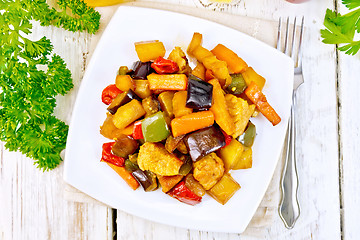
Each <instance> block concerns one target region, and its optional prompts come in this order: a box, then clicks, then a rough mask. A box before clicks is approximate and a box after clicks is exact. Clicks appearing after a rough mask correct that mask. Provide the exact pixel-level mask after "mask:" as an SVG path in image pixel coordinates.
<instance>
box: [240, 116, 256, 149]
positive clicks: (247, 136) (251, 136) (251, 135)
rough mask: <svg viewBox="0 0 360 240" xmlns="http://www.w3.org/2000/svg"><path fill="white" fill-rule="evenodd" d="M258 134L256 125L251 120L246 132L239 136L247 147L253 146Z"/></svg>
mask: <svg viewBox="0 0 360 240" xmlns="http://www.w3.org/2000/svg"><path fill="white" fill-rule="evenodd" d="M255 136H256V127H255V125H254V124H253V123H252V122H249V124H248V126H247V128H246V130H245V132H244V133H243V134H242V135H241V136H240V137H239V142H241V143H242V144H244V146H246V147H251V146H252V145H253V144H254V140H255Z"/></svg>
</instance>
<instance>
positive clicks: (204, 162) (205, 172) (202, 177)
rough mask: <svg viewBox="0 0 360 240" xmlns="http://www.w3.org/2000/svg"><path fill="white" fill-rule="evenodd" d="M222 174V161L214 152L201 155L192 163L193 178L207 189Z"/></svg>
mask: <svg viewBox="0 0 360 240" xmlns="http://www.w3.org/2000/svg"><path fill="white" fill-rule="evenodd" d="M223 174H224V163H223V161H222V160H221V158H219V157H218V156H216V154H215V153H210V154H209V155H207V156H205V157H203V158H202V159H200V160H199V161H197V162H195V163H194V178H195V179H196V180H198V181H199V183H200V184H201V185H202V186H203V187H204V188H205V190H209V189H210V188H212V187H213V186H214V185H215V184H216V183H217V182H218V181H219V180H220V179H221V177H222V176H223Z"/></svg>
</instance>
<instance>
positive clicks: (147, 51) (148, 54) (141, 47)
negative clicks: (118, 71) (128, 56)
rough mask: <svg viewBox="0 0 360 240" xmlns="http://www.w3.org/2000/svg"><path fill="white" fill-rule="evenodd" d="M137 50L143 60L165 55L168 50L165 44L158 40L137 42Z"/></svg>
mask: <svg viewBox="0 0 360 240" xmlns="http://www.w3.org/2000/svg"><path fill="white" fill-rule="evenodd" d="M135 51H136V53H137V55H138V57H139V59H140V61H142V62H147V61H150V60H155V59H156V58H158V57H164V55H165V53H166V50H165V47H164V44H163V43H162V42H160V41H158V40H154V41H144V42H136V43H135Z"/></svg>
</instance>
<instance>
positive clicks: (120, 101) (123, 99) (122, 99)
mask: <svg viewBox="0 0 360 240" xmlns="http://www.w3.org/2000/svg"><path fill="white" fill-rule="evenodd" d="M133 99H136V100H139V101H141V99H140V98H139V97H138V96H137V95H136V94H135V93H134V92H133V91H132V90H131V89H129V90H128V91H126V92H122V93H120V94H118V95H117V96H116V98H115V99H114V100H113V101H112V102H111V104H110V105H109V107H108V108H107V110H108V111H109V112H110V113H111V114H115V113H116V111H117V110H118V108H119V107H121V106H122V105H124V104H126V103H128V102H130V101H131V100H133Z"/></svg>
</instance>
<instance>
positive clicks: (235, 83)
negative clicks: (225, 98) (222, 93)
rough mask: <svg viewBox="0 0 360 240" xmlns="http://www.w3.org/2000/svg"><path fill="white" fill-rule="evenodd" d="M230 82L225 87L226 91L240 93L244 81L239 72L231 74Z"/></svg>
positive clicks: (243, 88) (243, 86) (244, 85)
mask: <svg viewBox="0 0 360 240" xmlns="http://www.w3.org/2000/svg"><path fill="white" fill-rule="evenodd" d="M230 76H231V78H232V81H231V84H230V85H229V86H228V87H227V92H229V93H232V94H235V95H240V94H241V93H243V92H244V91H245V89H246V82H245V80H244V78H243V76H242V75H241V73H237V74H231V75H230Z"/></svg>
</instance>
